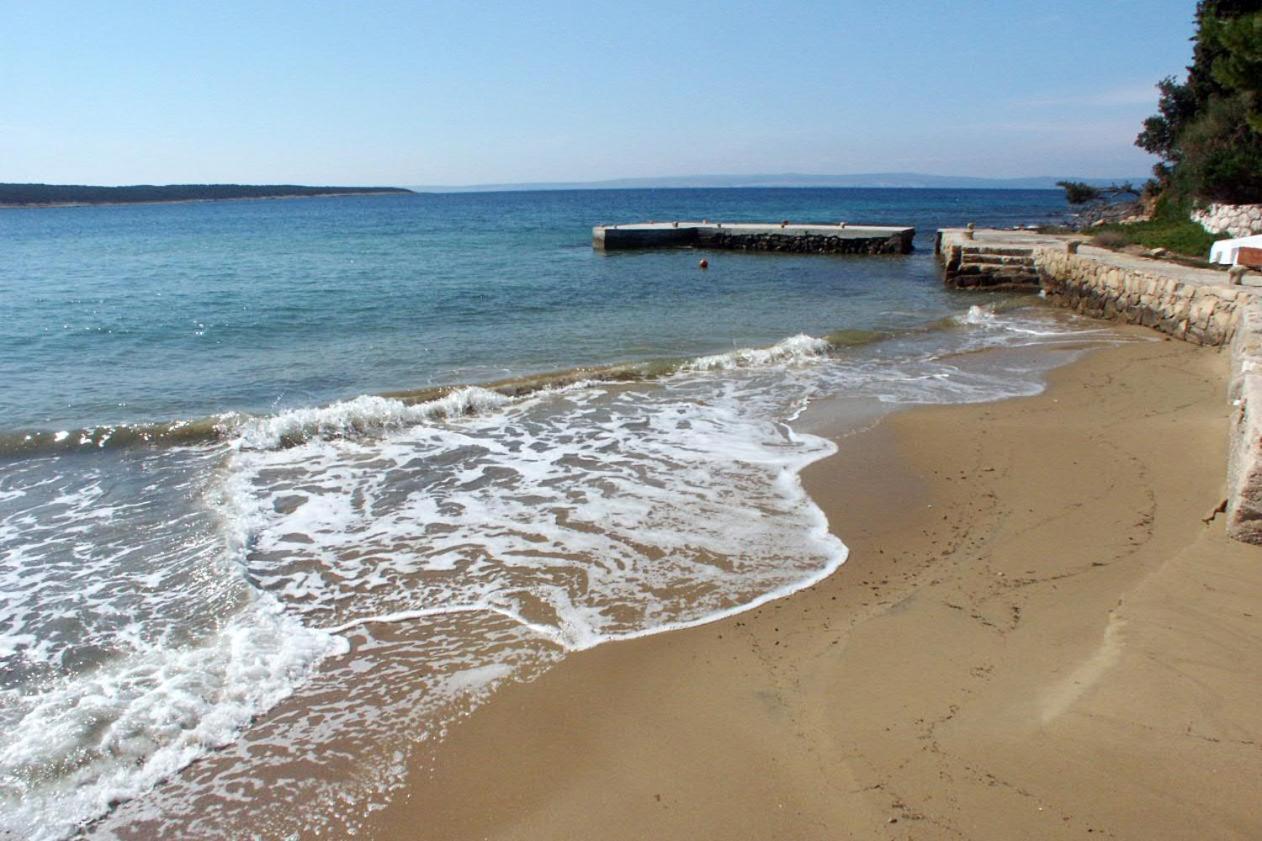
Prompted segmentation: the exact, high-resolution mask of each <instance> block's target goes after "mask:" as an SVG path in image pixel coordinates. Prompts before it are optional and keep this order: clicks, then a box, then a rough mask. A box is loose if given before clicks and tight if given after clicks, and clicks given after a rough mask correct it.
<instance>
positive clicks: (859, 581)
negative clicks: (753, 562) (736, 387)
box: [362, 333, 1262, 841]
mask: <svg viewBox="0 0 1262 841" xmlns="http://www.w3.org/2000/svg"><path fill="white" fill-rule="evenodd" d="M1136 335H1142V336H1144V337H1145V338H1151V337H1152V335H1153V334H1151V333H1137V334H1136ZM1226 368H1227V357H1226V355H1225V353H1220V352H1217V351H1214V350H1207V349H1200V348H1195V347H1192V346H1190V345H1185V344H1182V343H1178V342H1170V341H1165V342H1161V341H1158V342H1142V343H1136V344H1130V345H1124V346H1121V347H1116V348H1110V349H1106V350H1102V351H1097V352H1094V353H1092V354H1090V355H1088V356H1087V357H1086V358H1084V359H1083V360H1081V361H1079V362H1077V363H1075V364H1073V365H1071V366H1068V367H1066V368H1062V369H1059V370H1057V371H1055V372H1053V374H1052V376H1051V386H1050V387H1049V389H1048V391H1046V392H1045V393H1044V394H1042V395H1040V396H1038V397H1034V398H1028V399H1021V400H1011V401H1005V402H1002V403H992V404H984V405H974V406H958V407H933V408H923V409H914V410H911V411H906V412H902V413H899V414H896V415H893V416H890V417H888V418H886V419H885V420H884V421H883V422H881V423H880V424H879V425H878V426H876V427H875V428H874V429H871V430H868V431H865V432H862V433H858V434H855V435H852V436H850V437H847V438H844V439H843V440H841V442H840V444H841V452H840V453H839V454H838V455H836V456H834V457H833V458H830V459H827V460H825V461H823V462H820V463H817V464H816V465H813V466H812V467H811V468H810V469H809V470H808V471H807V472H806V473H805V474H804V481H805V482H806V484H807V487H808V489H809V490H810V492H811V494H812V496H813V497H814V498H815V499H816V501H817V502H818V503H819V504H820V505H821V506H822V507H823V508H824V510H825V511H826V512H827V514H828V517H829V520H830V522H831V524H832V527H833V529H834V531H835V532H836V533H837V534H839V535H841V536H842V538H843V539H844V540H845V541H846V542H847V544H848V545H849V546H850V549H851V554H850V559H849V560H848V562H847V563H846V564H845V566H844V567H843V568H842V569H841V571H840V572H838V573H837V574H836V575H834V576H832V577H831V578H830V579H828V580H826V581H824V582H822V583H820V584H819V585H817V586H815V587H812V588H811V589H809V590H806V591H803V592H800V593H798V594H796V595H794V596H791V597H789V598H787V599H783V600H781V601H778V602H774V603H772V604H769V605H767V606H765V607H763V608H761V609H759V610H756V611H751V612H749V613H746V614H744V615H741V616H737V617H735V618H732V619H729V620H725V621H723V622H718V623H714V624H711V625H707V626H704V627H700V628H696V629H692V630H688V631H681V632H675V633H669V634H664V635H659V636H655V637H650V638H646V639H640V640H634V641H630V642H624V643H616V644H610V645H605V646H601V647H599V648H596V649H593V650H591V651H587V652H583V653H581V654H578V655H575V656H572V657H569V658H568V659H566V660H565V661H564V662H563V663H561V664H560V665H559V666H557V667H556V668H554V669H552V670H551V671H549V672H547V673H546V674H544V675H543V676H542V677H541V678H539V679H538V680H536V681H534V682H533V683H529V684H523V685H516V686H511V687H508V688H506V689H504V690H502V691H500V692H499V693H497V695H496V696H495V697H494V698H492V699H491V700H490V702H489V703H487V704H486V705H485V706H483V707H482V708H480V709H478V710H477V711H476V712H474V713H473V714H472V715H471V716H469V717H468V718H467V719H465V720H464V721H462V722H460V723H459V724H458V725H456V726H455V727H453V728H452V730H451V732H450V733H449V735H448V737H447V738H446V739H445V740H444V741H443V742H442V743H441V744H440V745H439V746H438V747H437V748H436V749H435V750H434V751H433V752H432V753H430V754H427V755H424V756H421V757H418V761H417V763H416V764H415V765H414V767H413V768H412V772H411V779H410V783H409V788H408V792H407V794H406V795H405V796H401V797H399V798H398V799H397V801H396V802H395V803H394V804H393V805H391V806H390V807H389V808H387V809H385V810H383V811H382V812H379V813H378V814H377V815H376V816H375V819H374V821H373V822H372V823H371V824H370V825H369V826H368V827H365V832H364V833H362V835H363V836H367V837H373V838H382V839H475V838H476V839H483V838H486V839H633V838H634V839H647V838H653V839H698V838H707V839H708V838H716V839H718V838H722V839H770V838H776V839H823V838H829V839H838V838H856V839H859V838H863V839H868V838H915V839H936V838H951V839H960V838H970V839H1004V841H1008V839H1015V838H1062V837H1064V838H1069V837H1074V838H1083V837H1110V838H1134V839H1155V838H1259V837H1262V548H1259V547H1253V546H1246V545H1243V544H1238V543H1234V542H1232V541H1229V540H1227V539H1226V537H1225V536H1224V534H1223V527H1222V520H1221V518H1219V519H1218V520H1217V521H1216V522H1211V523H1209V524H1208V525H1207V524H1205V523H1203V522H1202V517H1204V516H1206V515H1207V514H1208V513H1209V512H1210V511H1211V509H1213V508H1214V506H1215V504H1216V503H1218V501H1219V500H1220V499H1222V497H1223V490H1224V477H1225V471H1224V465H1225V448H1226V415H1227V411H1228V406H1227V404H1226V401H1225V397H1224V394H1225V376H1226Z"/></svg>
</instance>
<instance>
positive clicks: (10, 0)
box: [0, 0, 1195, 185]
mask: <svg viewBox="0 0 1262 841" xmlns="http://www.w3.org/2000/svg"><path fill="white" fill-rule="evenodd" d="M1194 5H1195V4H1194V2H1192V0H1181V1H1180V2H1173V0H1113V2H1109V0H1093V2H1080V1H1079V0H1064V2H1058V3H1047V2H1045V0H1042V1H1041V2H1021V0H1016V1H1015V2H1013V1H1011V0H1010V2H969V3H965V2H887V3H877V2H871V3H858V2H850V1H849V0H833V2H827V3H826V2H800V3H789V2H783V3H776V2H761V3H747V2H724V3H719V2H707V0H696V2H686V3H682V2H678V0H676V2H664V3H657V2H635V3H613V2H611V3H591V2H584V3H579V2H573V3H571V2H546V0H539V1H538V2H535V3H524V2H523V3H517V2H498V3H497V2H487V3H470V2H450V3H449V2H413V3H405V2H386V1H385V0H382V1H381V2H362V3H352V2H314V1H313V0H307V2H301V3H299V2H292V3H290V2H266V0H255V2H232V0H220V2H215V3H201V4H192V3H183V2H162V3H156V2H155V3H139V2H126V0H115V2H108V3H106V2H58V0H39V2H27V0H0V181H47V182H51V183H94V184H122V183H140V182H144V183H171V182H216V181H238V182H254V183H266V182H272V183H276V182H297V183H309V184H316V183H319V184H451V185H456V184H471V183H486V182H517V181H574V180H596V179H604V178H622V177H636V176H666V175H688V174H703V173H743V174H750V173H774V172H811V173H833V174H842V173H858V172H882V171H918V172H929V173H935V174H942V175H976V176H993V177H1009V176H1024V175H1049V174H1050V175H1079V176H1093V177H1115V176H1136V175H1144V174H1146V173H1147V172H1148V169H1149V167H1150V166H1151V163H1152V161H1151V159H1150V158H1149V157H1148V156H1146V155H1144V154H1143V153H1142V152H1140V151H1139V150H1137V149H1135V148H1134V147H1133V146H1132V145H1131V144H1132V141H1133V139H1134V136H1135V134H1136V132H1137V131H1138V129H1139V124H1140V122H1141V121H1142V119H1143V118H1144V117H1145V116H1146V115H1148V114H1150V113H1152V112H1153V110H1154V107H1155V104H1156V92H1155V90H1154V88H1153V85H1154V83H1155V82H1156V81H1157V80H1158V79H1160V78H1161V77H1162V76H1165V75H1169V74H1179V73H1182V72H1183V70H1184V67H1185V65H1186V64H1187V63H1188V61H1189V60H1190V57H1191V45H1190V43H1189V40H1188V39H1189V38H1190V37H1191V35H1192V31H1193V27H1192V13H1193V9H1194Z"/></svg>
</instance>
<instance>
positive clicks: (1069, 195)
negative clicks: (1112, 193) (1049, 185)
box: [1056, 181, 1100, 204]
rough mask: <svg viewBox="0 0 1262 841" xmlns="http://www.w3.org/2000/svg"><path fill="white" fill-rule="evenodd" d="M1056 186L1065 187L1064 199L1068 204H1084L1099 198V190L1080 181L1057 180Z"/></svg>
mask: <svg viewBox="0 0 1262 841" xmlns="http://www.w3.org/2000/svg"><path fill="white" fill-rule="evenodd" d="M1056 186H1057V187H1064V188H1065V200H1066V201H1068V202H1069V203H1070V204H1086V203H1087V202H1089V201H1095V200H1096V199H1098V198H1100V190H1099V189H1098V188H1096V187H1092V186H1091V185H1090V184H1083V183H1082V182H1081V181H1057V182H1056Z"/></svg>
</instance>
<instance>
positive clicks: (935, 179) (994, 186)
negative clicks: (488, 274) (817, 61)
mask: <svg viewBox="0 0 1262 841" xmlns="http://www.w3.org/2000/svg"><path fill="white" fill-rule="evenodd" d="M1145 179H1146V176H1138V177H1131V178H1094V177H1082V176H1074V177H1069V176H1062V175H1035V176H1028V177H1023V178H981V177H975V176H966V175H930V174H926V173H922V172H868V173H852V174H849V175H825V174H818V173H799V172H781V173H770V174H767V173H764V174H756V175H731V174H726V175H724V174H719V175H678V176H660V177H650V178H615V179H609V180H604V181H547V182H545V181H531V182H518V183H500V184H466V185H436V184H422V185H411V189H412V190H414V191H416V192H418V193H500V192H519V191H520V192H530V191H540V190H695V189H747V188H764V189H766V188H780V189H783V188H807V189H809V188H829V187H843V188H850V189H856V188H857V189H891V190H1060V189H1061V187H1060V186H1058V184H1057V182H1059V181H1065V180H1068V181H1080V182H1082V183H1085V184H1091V185H1092V186H1106V185H1108V184H1112V183H1117V182H1120V181H1134V182H1135V183H1137V184H1140V183H1143V182H1144V180H1145Z"/></svg>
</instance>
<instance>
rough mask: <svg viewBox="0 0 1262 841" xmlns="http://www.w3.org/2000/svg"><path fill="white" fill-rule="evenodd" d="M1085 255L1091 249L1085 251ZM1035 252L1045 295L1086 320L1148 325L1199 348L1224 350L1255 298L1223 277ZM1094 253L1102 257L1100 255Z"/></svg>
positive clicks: (1140, 261) (1125, 260) (1103, 257)
mask: <svg viewBox="0 0 1262 841" xmlns="http://www.w3.org/2000/svg"><path fill="white" fill-rule="evenodd" d="M1084 250H1085V249H1084ZM1090 251H1091V252H1093V253H1072V252H1070V251H1069V250H1068V249H1067V248H1066V247H1064V246H1062V247H1060V248H1054V247H1042V248H1038V249H1035V251H1034V264H1035V266H1036V267H1037V270H1038V273H1039V277H1040V279H1041V283H1042V288H1043V294H1044V295H1045V296H1046V297H1047V299H1048V300H1049V301H1051V302H1052V303H1054V304H1057V305H1060V306H1065V307H1069V308H1071V309H1073V310H1076V311H1077V312H1080V313H1082V314H1083V315H1089V316H1093V317H1096V318H1108V319H1112V320H1115V321H1122V322H1125V323H1127V324H1142V325H1144V326H1145V327H1152V328H1153V329H1155V330H1159V331H1161V332H1162V333H1166V334H1169V335H1171V336H1174V337H1175V338H1178V339H1183V340H1184V341H1188V342H1192V343H1194V344H1198V345H1224V344H1227V343H1228V342H1229V341H1231V338H1232V336H1233V335H1234V333H1235V331H1236V324H1237V321H1238V318H1239V305H1240V302H1241V300H1244V301H1247V300H1249V299H1250V293H1249V292H1248V291H1246V290H1244V289H1241V288H1240V287H1232V286H1230V285H1228V284H1227V276H1226V274H1224V273H1222V272H1214V271H1208V270H1203V269H1187V268H1185V267H1183V266H1178V265H1173V264H1170V263H1163V262H1160V261H1157V260H1148V259H1144V258H1140V257H1130V256H1129V255H1122V254H1115V253H1113V252H1110V251H1107V250H1104V249H1094V248H1093V249H1090ZM1094 252H1101V253H1099V254H1096V253H1094Z"/></svg>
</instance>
